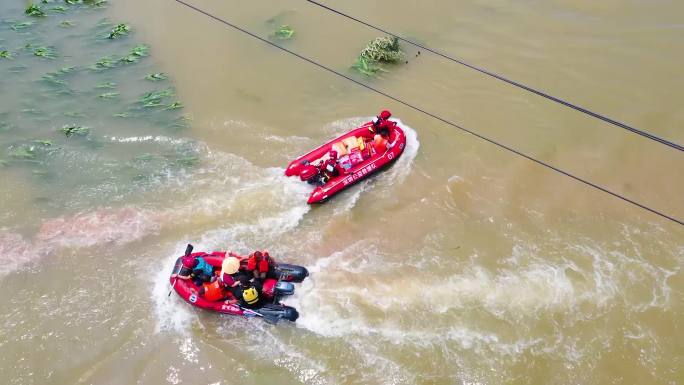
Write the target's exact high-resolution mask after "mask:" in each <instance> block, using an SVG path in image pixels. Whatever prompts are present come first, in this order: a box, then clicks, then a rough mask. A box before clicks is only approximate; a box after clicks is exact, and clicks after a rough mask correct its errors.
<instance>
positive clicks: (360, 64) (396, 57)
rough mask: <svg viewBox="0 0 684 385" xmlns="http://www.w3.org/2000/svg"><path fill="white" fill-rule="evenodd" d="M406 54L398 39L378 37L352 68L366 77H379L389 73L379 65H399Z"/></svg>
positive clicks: (370, 43) (362, 52)
mask: <svg viewBox="0 0 684 385" xmlns="http://www.w3.org/2000/svg"><path fill="white" fill-rule="evenodd" d="M404 56H405V55H404V52H403V51H402V50H401V48H400V47H399V38H397V37H378V38H376V39H374V40H372V41H371V42H369V43H368V45H367V46H366V48H364V49H363V50H362V51H361V53H360V54H359V57H358V58H357V59H356V62H355V63H354V64H352V66H351V68H353V69H355V70H356V71H358V72H360V73H362V74H364V75H366V76H373V75H377V74H378V72H387V71H386V70H385V69H383V68H382V67H380V65H379V64H378V63H397V62H399V61H401V60H402V59H404Z"/></svg>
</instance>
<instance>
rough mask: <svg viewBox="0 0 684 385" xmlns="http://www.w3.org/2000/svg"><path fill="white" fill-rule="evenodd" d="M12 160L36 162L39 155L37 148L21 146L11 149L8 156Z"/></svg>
mask: <svg viewBox="0 0 684 385" xmlns="http://www.w3.org/2000/svg"><path fill="white" fill-rule="evenodd" d="M8 155H9V156H10V158H13V159H19V160H35V159H36V157H37V156H38V154H37V153H36V146H30V145H26V144H23V145H20V146H12V147H10V152H9V154H8Z"/></svg>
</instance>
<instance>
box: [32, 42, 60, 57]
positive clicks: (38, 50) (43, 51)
mask: <svg viewBox="0 0 684 385" xmlns="http://www.w3.org/2000/svg"><path fill="white" fill-rule="evenodd" d="M25 48H26V49H33V55H34V56H38V57H42V58H44V59H54V58H55V57H56V56H57V54H56V53H55V50H54V49H53V48H52V47H44V46H39V47H34V46H33V45H31V43H29V44H26V46H25Z"/></svg>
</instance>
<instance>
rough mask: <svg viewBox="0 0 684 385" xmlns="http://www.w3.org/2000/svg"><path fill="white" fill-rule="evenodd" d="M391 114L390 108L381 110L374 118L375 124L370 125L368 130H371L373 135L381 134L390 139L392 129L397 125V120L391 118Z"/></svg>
mask: <svg viewBox="0 0 684 385" xmlns="http://www.w3.org/2000/svg"><path fill="white" fill-rule="evenodd" d="M391 116H392V113H391V112H389V111H388V110H383V111H382V112H380V115H378V116H376V117H375V118H374V119H373V124H372V125H371V126H370V127H368V130H369V131H370V132H371V134H372V135H373V136H375V135H380V136H382V137H383V138H384V139H387V140H389V137H390V130H391V129H392V128H394V127H395V126H396V125H397V123H396V122H393V121H391V120H389V118H390V117H391Z"/></svg>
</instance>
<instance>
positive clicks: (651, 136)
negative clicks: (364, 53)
mask: <svg viewBox="0 0 684 385" xmlns="http://www.w3.org/2000/svg"><path fill="white" fill-rule="evenodd" d="M306 1H307V2H309V3H311V4H314V5H316V6H319V7H321V8H324V9H327V10H328V11H330V12H334V13H336V14H338V15H340V16H343V17H346V18H347V19H350V20H354V21H355V22H357V23H360V24H363V25H365V26H367V27H369V28H373V29H374V30H376V31H380V32H382V33H384V34H387V35H390V36H393V37H396V38H397V39H399V40H401V41H403V42H405V43H408V44H411V45H413V46H415V47H418V48H421V49H424V50H425V51H428V52H431V53H433V54H435V55H438V56H441V57H443V58H444V59H447V60H449V61H452V62H454V63H458V64H461V65H463V66H466V67H468V68H470V69H473V70H475V71H477V72H480V73H483V74H485V75H487V76H490V77H493V78H495V79H498V80H501V81H503V82H506V83H508V84H510V85H512V86H515V87H518V88H520V89H523V90H525V91H529V92H531V93H533V94H536V95H539V96H541V97H542V98H546V99H548V100H551V101H553V102H555V103H558V104H562V105H564V106H566V107H569V108H572V109H573V110H575V111H579V112H581V113H583V114H586V115H589V116H591V117H593V118H596V119H600V120H602V121H604V122H606V123H609V124H612V125H614V126H617V127H620V128H622V129H625V130H627V131H630V132H632V133H635V134H637V135H641V136H643V137H645V138H648V139H650V140H653V141H656V142H658V143H661V144H664V145H666V146H669V147H672V148H674V149H675V150H679V151H684V147H682V146H681V145H679V144H677V143H674V142H671V141H669V140H667V139H664V138H661V137H659V136H656V135H654V134H651V133H650V132H647V131H644V130H639V129H638V128H634V127H632V126H630V125H628V124H625V123H622V122H618V121H617V120H614V119H611V118H609V117H607V116H605V115H601V114H599V113H597V112H594V111H591V110H589V109H586V108H584V107H581V106H578V105H576V104H573V103H570V102H568V101H565V100H563V99H561V98H558V97H555V96H553V95H550V94H547V93H545V92H543V91H540V90H537V89H535V88H532V87H530V86H527V85H525V84H522V83H520V82H517V81H515V80H511V79H508V78H506V77H504V76H502V75H499V74H496V73H494V72H492V71H489V70H487V69H485V68H482V67H478V66H475V65H473V64H470V63H467V62H465V61H463V60H461V59H457V58H455V57H452V56H450V55H448V54H445V53H442V52H439V51H437V50H435V49H433V48H430V47H428V46H426V45H423V44H420V43H418V42H415V41H413V40H410V39H406V38H403V37H401V36H399V35H397V34H396V33H393V32H390V31H387V30H385V29H382V28H380V27H377V26H375V25H373V24H370V23H368V22H365V21H363V20H361V19H358V18H356V17H354V16H351V15H348V14H346V13H344V12H341V11H338V10H337V9H334V8H331V7H329V6H327V5H325V4H321V3H319V2H317V1H314V0H306Z"/></svg>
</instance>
